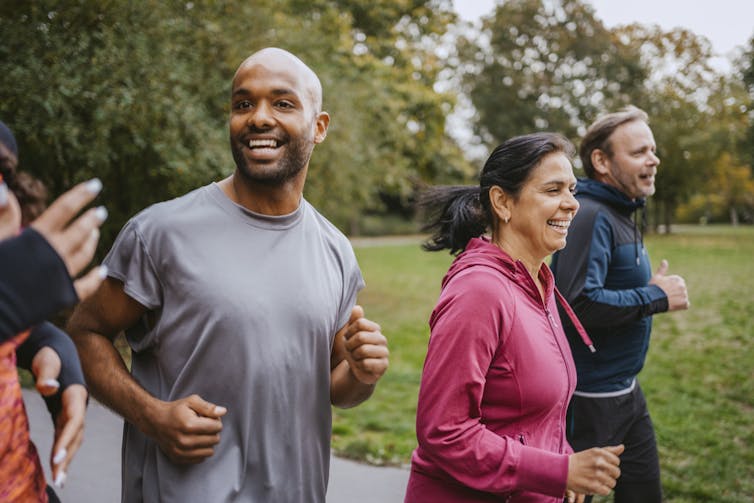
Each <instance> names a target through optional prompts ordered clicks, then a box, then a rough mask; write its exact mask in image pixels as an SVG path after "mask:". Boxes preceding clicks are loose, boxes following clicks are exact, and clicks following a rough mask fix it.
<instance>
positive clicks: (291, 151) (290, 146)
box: [231, 138, 314, 186]
mask: <svg viewBox="0 0 754 503" xmlns="http://www.w3.org/2000/svg"><path fill="white" fill-rule="evenodd" d="M285 145H286V150H285V153H284V154H283V157H281V158H280V159H279V160H278V161H277V166H276V168H275V169H270V170H266V169H264V167H262V168H261V169H258V170H252V169H251V167H250V166H249V164H248V160H247V159H246V158H245V157H244V154H243V150H242V149H243V148H245V147H239V146H238V145H237V144H236V143H235V142H233V141H231V152H232V153H233V160H234V161H235V162H236V167H237V168H238V172H239V173H240V174H241V175H242V176H243V177H244V178H245V179H247V180H249V181H251V182H254V183H258V184H261V185H268V186H277V185H282V184H284V183H285V182H287V181H289V180H291V179H293V178H295V177H296V176H297V175H298V174H299V173H300V172H301V170H302V169H304V167H305V166H306V164H307V162H308V161H309V157H310V156H311V154H312V150H313V149H314V146H313V145H310V144H309V142H307V141H306V139H304V138H300V139H298V140H295V141H290V142H288V143H286V144H285Z"/></svg>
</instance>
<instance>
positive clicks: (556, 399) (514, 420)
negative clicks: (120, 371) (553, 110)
mask: <svg viewBox="0 0 754 503" xmlns="http://www.w3.org/2000/svg"><path fill="white" fill-rule="evenodd" d="M572 155H573V146H572V145H571V144H570V143H569V142H568V140H566V139H565V138H563V137H562V136H560V135H557V134H552V133H536V134H531V135H526V136H521V137H516V138H512V139H510V140H508V141H506V142H505V143H503V144H502V145H500V146H499V147H497V148H496V149H495V150H494V151H493V152H492V154H491V155H490V157H489V159H488V160H487V162H486V163H485V165H484V169H483V170H482V173H481V177H480V186H479V187H438V188H435V189H432V190H431V191H429V192H428V193H427V194H425V197H424V199H423V201H422V206H424V208H425V209H427V210H429V212H430V213H429V215H430V222H429V224H427V226H426V229H427V230H433V231H434V234H433V236H432V237H431V238H430V240H429V241H428V242H427V243H425V245H424V247H425V249H427V250H431V251H436V250H443V249H449V250H450V252H451V253H458V252H462V253H460V254H459V255H458V257H457V258H456V260H455V261H454V262H453V264H452V265H451V267H450V270H449V271H448V273H447V274H446V276H445V278H444V279H443V282H442V292H441V294H440V298H439V300H438V302H437V306H436V307H435V309H434V311H433V312H432V316H431V318H430V320H429V324H430V328H431V336H430V340H429V349H428V352H427V358H426V361H425V363H424V371H423V374H422V381H421V389H420V391H419V403H418V409H417V417H416V434H417V438H418V441H419V445H418V447H417V448H416V450H415V451H414V454H413V457H412V461H411V476H410V479H409V482H408V489H407V494H406V499H405V501H406V502H407V503H418V502H432V503H443V502H483V501H510V502H542V503H544V502H559V501H563V498H564V497H567V498H568V500H569V501H577V500H579V501H580V500H582V499H583V495H585V494H608V493H609V492H610V489H611V488H612V487H614V486H615V479H616V478H617V477H618V476H619V474H620V470H619V468H618V464H619V459H618V455H619V454H620V452H621V451H622V450H623V447H622V446H614V447H604V448H594V449H590V450H587V451H584V452H580V453H576V454H574V453H573V450H572V449H571V447H570V446H569V445H568V443H567V441H566V438H565V430H564V428H565V414H566V408H567V407H568V402H569V400H570V398H571V394H572V393H573V390H574V388H575V387H576V372H575V368H574V364H573V360H572V358H571V352H570V349H569V346H568V341H567V340H566V338H565V335H564V333H563V328H562V326H561V323H560V317H559V315H558V309H557V304H556V297H558V300H559V302H561V306H562V307H563V308H564V310H565V311H566V312H567V313H568V314H569V317H570V318H571V319H572V322H573V323H574V324H575V325H576V326H579V327H580V324H579V323H578V320H577V319H576V318H575V316H574V315H573V313H572V311H571V310H570V308H569V307H568V306H567V304H566V303H565V301H564V300H562V298H560V296H559V294H558V292H557V291H556V290H555V287H554V282H553V278H552V273H551V272H550V269H549V268H548V267H547V265H546V264H545V262H544V261H545V259H546V258H547V257H548V256H549V255H550V254H551V253H553V252H554V251H556V250H559V249H561V248H563V247H564V246H565V244H566V235H567V233H568V225H569V224H570V222H571V219H572V218H573V216H574V214H575V213H576V211H577V210H578V207H579V204H578V202H577V201H576V199H575V198H574V197H573V191H574V187H575V185H576V178H575V177H574V175H573V168H572V166H571V162H570V158H571V157H572ZM488 230H489V231H490V232H491V235H490V237H486V236H484V234H485V233H486V232H487V231H488ZM581 333H582V337H583V339H584V343H585V344H587V345H589V346H591V341H589V338H588V336H587V335H586V333H585V332H583V329H582V330H581ZM592 349H593V348H592Z"/></svg>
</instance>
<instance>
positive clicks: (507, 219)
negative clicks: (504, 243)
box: [503, 217, 511, 224]
mask: <svg viewBox="0 0 754 503" xmlns="http://www.w3.org/2000/svg"><path fill="white" fill-rule="evenodd" d="M510 219H511V217H505V219H503V222H505V223H506V224H507V223H508V221H509V220H510Z"/></svg>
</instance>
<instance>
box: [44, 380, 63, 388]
mask: <svg viewBox="0 0 754 503" xmlns="http://www.w3.org/2000/svg"><path fill="white" fill-rule="evenodd" d="M39 385H40V386H43V387H45V388H54V389H57V388H59V387H60V383H59V382H58V380H57V379H45V380H43V381H39Z"/></svg>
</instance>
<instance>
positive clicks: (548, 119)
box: [461, 0, 646, 144]
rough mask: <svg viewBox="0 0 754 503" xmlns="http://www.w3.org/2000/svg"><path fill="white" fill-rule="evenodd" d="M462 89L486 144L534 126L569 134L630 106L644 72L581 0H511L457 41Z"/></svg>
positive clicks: (632, 51) (634, 55)
mask: <svg viewBox="0 0 754 503" xmlns="http://www.w3.org/2000/svg"><path fill="white" fill-rule="evenodd" d="M461 43H462V55H463V56H462V57H463V59H464V61H465V62H466V65H467V66H466V67H467V69H468V70H469V73H468V77H467V78H466V79H465V89H466V91H467V92H468V94H469V96H470V97H471V101H472V103H473V104H474V106H475V108H476V110H477V111H478V114H479V118H478V122H477V124H476V131H477V133H478V134H480V135H481V136H482V137H483V138H484V139H485V141H486V142H487V143H490V144H491V143H499V142H501V141H503V140H504V139H506V138H509V137H511V136H515V135H519V134H523V133H528V132H531V131H534V130H543V129H546V130H551V131H559V132H562V133H564V134H566V135H567V136H569V137H571V138H575V137H576V136H577V135H578V134H580V133H583V132H584V130H583V126H584V124H585V121H586V120H588V119H589V118H593V117H595V116H596V115H597V114H598V113H601V112H604V111H605V110H612V109H615V108H618V107H619V106H621V105H625V104H628V103H629V102H630V101H631V96H633V95H635V94H636V92H637V89H638V88H639V87H640V86H641V84H642V82H643V81H644V78H645V76H646V70H645V69H644V67H642V66H641V65H640V64H639V59H638V53H637V51H636V50H635V48H632V47H630V46H627V45H626V44H624V43H622V42H621V41H620V40H619V39H616V38H615V37H614V36H613V34H612V33H611V32H610V31H609V30H607V29H606V28H605V27H604V26H603V24H602V23H601V22H600V21H599V20H598V19H596V18H595V17H594V10H593V9H592V7H591V6H589V5H588V4H586V3H584V2H581V1H580V0H562V1H556V2H544V1H543V0H511V1H507V2H504V3H501V4H499V5H498V6H497V7H496V9H495V11H494V13H493V14H492V15H491V16H490V17H488V18H486V19H484V22H483V28H482V33H481V34H480V36H479V37H477V39H476V40H470V39H469V38H466V40H462V41H461Z"/></svg>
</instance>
